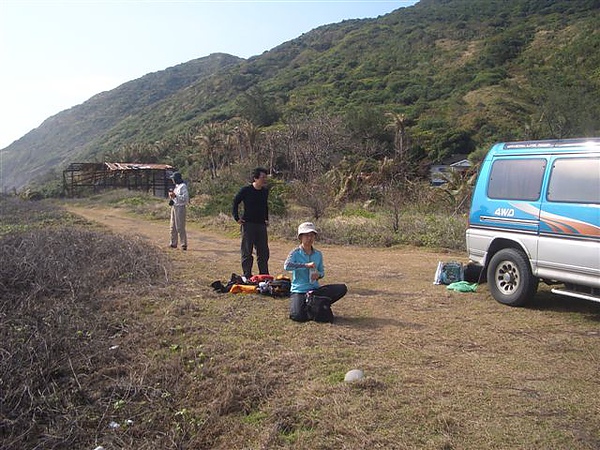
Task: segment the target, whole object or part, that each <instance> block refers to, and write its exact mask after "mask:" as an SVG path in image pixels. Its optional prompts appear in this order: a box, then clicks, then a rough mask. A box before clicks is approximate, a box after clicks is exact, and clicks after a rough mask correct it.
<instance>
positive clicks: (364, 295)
mask: <svg viewBox="0 0 600 450" xmlns="http://www.w3.org/2000/svg"><path fill="white" fill-rule="evenodd" d="M68 209H69V210H70V211H71V212H72V213H75V214H77V215H79V216H81V217H83V218H85V219H87V220H89V221H92V222H97V223H100V224H102V225H105V226H107V227H109V228H110V229H111V230H113V231H114V232H116V233H119V234H135V235H140V236H143V237H145V238H147V239H149V240H150V241H152V242H153V243H156V244H158V245H159V246H161V247H164V248H165V251H166V252H168V253H169V255H170V256H171V260H172V261H173V264H176V265H177V266H178V270H180V271H184V272H185V274H184V275H183V279H184V283H186V284H187V285H188V289H190V290H191V291H192V295H193V291H194V290H196V291H200V290H206V287H207V286H208V285H210V283H211V282H212V281H214V280H218V279H220V280H223V281H227V280H228V279H229V277H230V276H231V273H232V272H235V273H240V261H239V240H238V239H232V238H228V237H224V236H222V235H218V234H216V233H211V232H207V231H205V230H202V229H201V228H200V226H199V225H198V224H196V223H189V224H188V241H189V250H188V251H187V252H183V251H181V250H172V249H169V248H168V223H167V222H166V221H149V220H143V219H140V218H138V217H133V216H130V215H128V214H127V213H126V212H124V211H121V210H118V209H106V208H104V209H99V208H81V207H68ZM295 245H297V244H296V242H295V241H293V242H287V241H282V240H276V239H271V241H270V243H269V246H270V251H271V257H270V260H269V263H270V271H271V274H273V275H278V274H283V273H285V272H284V271H283V262H284V260H285V258H286V256H287V254H288V252H289V251H290V250H291V249H292V248H294V246H295ZM317 247H318V248H320V249H321V250H322V251H323V253H324V258H325V266H326V277H325V279H324V280H323V283H340V282H343V283H346V284H347V285H348V295H347V296H346V297H345V298H344V299H343V301H341V302H339V304H336V307H335V313H336V317H338V319H339V320H338V319H336V323H339V324H342V325H343V324H344V323H346V324H347V325H352V326H356V324H357V322H360V321H363V320H367V318H368V322H369V327H371V328H375V329H377V328H383V331H384V333H377V334H374V335H372V336H371V339H375V340H385V339H389V338H390V337H391V338H392V339H393V338H394V337H395V336H396V335H397V334H398V333H402V332H403V330H404V327H403V326H398V325H402V324H405V325H407V326H409V327H412V326H413V325H412V324H418V323H422V322H428V321H430V317H428V316H429V314H430V312H431V311H432V310H436V311H438V313H439V312H440V311H441V310H445V314H448V315H449V317H444V318H443V320H445V321H446V322H454V321H459V320H461V319H462V318H464V316H465V314H468V315H470V314H477V313H476V312H475V311H470V312H468V311H466V309H468V308H469V307H468V305H465V303H464V302H465V301H467V298H468V302H469V303H470V302H471V301H473V300H475V299H478V300H489V295H488V293H487V288H486V287H485V286H483V288H482V289H481V292H478V293H471V294H459V293H454V292H450V291H448V290H446V289H445V286H435V285H433V284H432V281H433V277H434V274H435V269H436V267H437V263H438V261H450V260H459V261H463V262H466V259H465V255H464V254H460V253H451V252H446V253H442V252H435V251H432V250H426V249H416V248H410V247H407V248H391V249H381V248H362V247H357V246H330V245H322V244H319V243H318V242H317ZM452 299H460V300H461V301H459V302H457V303H456V305H455V306H456V307H455V308H449V306H450V304H451V303H452V302H453V300H452ZM494 308H495V307H494ZM283 313H285V312H282V314H283Z"/></svg>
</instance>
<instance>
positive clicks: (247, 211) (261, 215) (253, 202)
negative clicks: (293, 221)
mask: <svg viewBox="0 0 600 450" xmlns="http://www.w3.org/2000/svg"><path fill="white" fill-rule="evenodd" d="M268 196H269V191H268V189H267V188H265V187H264V188H262V189H255V188H254V186H253V185H251V184H249V185H247V186H244V187H243V188H241V189H240V191H239V192H238V193H237V194H236V196H235V198H234V199H233V211H232V212H233V218H234V219H235V221H236V222H237V221H238V220H239V219H240V215H239V212H238V208H239V205H240V203H242V202H243V203H244V213H243V214H242V220H243V221H244V222H249V223H265V222H267V221H268V220H269V206H268V203H267V199H268Z"/></svg>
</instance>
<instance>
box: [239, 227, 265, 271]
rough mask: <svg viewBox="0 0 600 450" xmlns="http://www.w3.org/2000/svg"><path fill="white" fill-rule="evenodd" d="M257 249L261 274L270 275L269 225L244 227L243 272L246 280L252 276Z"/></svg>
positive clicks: (242, 247)
mask: <svg viewBox="0 0 600 450" xmlns="http://www.w3.org/2000/svg"><path fill="white" fill-rule="evenodd" d="M255 248H256V263H257V264H258V273H259V274H268V273H269V240H268V238H267V225H265V224H264V223H249V222H246V223H244V224H243V225H242V246H241V253H242V272H243V274H244V276H245V277H246V278H250V277H251V276H252V265H253V264H254V257H253V256H252V251H253V249H255Z"/></svg>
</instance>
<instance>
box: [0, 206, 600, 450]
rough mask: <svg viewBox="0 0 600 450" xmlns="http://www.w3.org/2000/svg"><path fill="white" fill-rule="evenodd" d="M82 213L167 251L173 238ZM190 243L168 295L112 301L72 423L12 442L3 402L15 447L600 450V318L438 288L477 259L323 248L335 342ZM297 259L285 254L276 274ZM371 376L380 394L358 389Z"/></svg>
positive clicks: (204, 238) (216, 238) (95, 329)
mask: <svg viewBox="0 0 600 450" xmlns="http://www.w3.org/2000/svg"><path fill="white" fill-rule="evenodd" d="M73 211H75V212H77V213H78V214H81V215H82V216H83V217H86V218H87V219H88V220H91V221H96V222H99V223H102V224H104V225H106V226H110V227H111V228H112V229H113V230H114V231H116V232H117V233H118V234H121V233H122V234H125V235H130V234H131V233H133V232H135V233H136V234H141V235H143V236H144V237H145V238H146V239H148V240H149V241H150V242H154V243H156V244H159V245H161V246H163V247H166V245H165V244H166V243H167V240H166V239H167V234H168V230H167V228H168V224H167V223H166V222H156V221H154V222H145V221H143V220H140V219H139V218H137V219H136V218H132V217H129V216H127V215H126V214H124V213H123V212H120V211H115V210H105V209H89V208H88V209H84V208H77V209H75V208H73ZM189 234H190V250H188V252H185V253H184V252H181V251H170V252H168V255H169V261H170V262H169V265H168V267H167V272H168V276H169V280H170V283H169V285H168V286H166V287H163V286H161V285H160V284H158V285H156V286H153V287H151V288H150V289H148V288H147V287H146V288H138V287H135V286H140V285H138V284H135V285H133V284H132V285H129V288H127V285H125V286H122V285H121V286H120V287H116V286H115V287H113V288H110V289H108V290H105V291H103V292H102V294H101V298H102V301H99V302H98V303H97V308H96V309H95V310H91V311H90V312H89V315H90V316H89V317H88V318H87V319H89V320H88V327H89V329H90V330H91V331H92V333H91V336H89V337H86V339H85V342H86V344H85V345H82V346H81V348H79V349H78V352H77V354H80V356H81V358H79V359H73V358H71V361H72V367H71V365H70V364H68V365H66V366H64V367H63V369H64V370H63V373H62V377H63V378H61V379H62V380H63V383H62V384H60V385H58V386H57V388H56V389H55V392H56V393H57V394H58V393H60V394H61V395H62V396H64V397H65V398H68V399H70V404H69V405H62V406H63V407H64V408H63V410H62V411H64V414H63V415H62V416H61V420H60V421H57V422H56V423H52V422H51V421H49V422H44V423H36V422H35V420H36V419H37V416H35V417H31V420H32V422H31V423H32V424H33V423H35V425H36V428H35V431H36V432H35V433H30V434H29V435H28V436H29V438H27V439H25V438H23V440H22V442H20V443H19V445H17V444H15V443H14V441H12V443H11V441H9V440H8V438H7V434H6V433H7V432H9V430H10V427H9V426H8V425H7V424H6V422H5V421H6V417H7V412H8V411H7V410H6V407H5V405H6V403H5V402H4V401H3V403H2V409H1V412H2V416H1V420H2V424H3V425H2V428H0V438H2V439H3V440H2V441H0V442H2V443H3V445H1V447H2V448H7V449H8V448H94V446H95V445H102V446H104V447H105V448H106V449H112V448H127V449H129V448H136V449H146V448H152V449H155V448H165V449H166V448H172V449H202V448H206V449H209V448H211V449H278V448H290V449H292V448H293V449H362V448H385V449H415V448H418V449H432V450H442V449H444V450H449V449H506V448H514V449H539V448H553V449H597V448H600V435H599V432H598V430H600V406H599V405H600V389H598V386H599V381H598V373H600V370H599V369H600V345H599V344H600V330H599V321H600V305H596V304H590V303H586V302H582V301H573V300H565V299H562V298H556V297H553V296H552V295H551V294H549V293H548V292H547V291H546V292H542V293H541V294H540V295H538V297H537V298H536V301H535V302H534V304H533V305H532V306H531V307H528V308H509V307H506V306H503V305H500V304H498V303H496V302H494V301H493V300H492V299H491V298H490V296H489V294H488V292H487V288H486V286H485V285H482V286H480V288H479V289H478V292H477V293H474V294H460V293H454V292H450V291H447V290H446V289H445V288H444V287H443V286H434V285H432V279H433V275H434V272H435V267H436V264H437V261H439V260H444V261H448V260H452V259H458V260H463V261H464V255H463V254H461V253H447V252H444V253H440V252H435V251H428V250H421V249H414V248H409V247H397V248H389V249H367V248H360V247H357V246H345V247H344V246H328V245H320V247H321V249H322V250H323V251H324V254H325V259H326V261H325V262H326V266H327V277H326V278H325V280H326V281H327V282H342V281H343V282H346V283H347V284H348V286H349V293H348V295H347V296H346V297H345V298H344V299H342V300H341V301H340V302H339V304H336V305H335V306H334V312H335V314H336V322H335V323H334V324H333V325H328V324H316V323H306V324H298V323H295V322H292V321H290V320H288V319H287V311H288V309H287V300H284V299H273V298H269V297H264V296H257V295H241V294H240V295H233V294H217V293H213V292H212V291H211V289H210V288H209V287H208V285H209V284H210V282H212V281H214V280H216V279H228V278H229V275H230V274H231V272H237V271H239V261H238V258H239V253H238V248H239V241H238V240H237V239H231V238H227V237H224V236H222V235H217V234H211V233H208V232H205V231H202V230H201V229H200V227H199V226H196V225H195V224H193V225H192V226H191V227H190V230H189ZM293 245H294V243H293V242H292V241H278V240H272V242H271V253H272V256H271V272H272V273H275V274H276V273H281V266H282V264H283V260H284V259H285V256H286V255H287V252H288V251H289V250H290V249H291V248H292V246H293ZM165 251H166V250H165ZM144 285H145V284H144V283H142V284H141V286H144ZM5 313H6V312H5ZM3 322H4V317H3ZM92 344H94V345H96V344H98V345H99V347H98V348H96V349H95V350H93V351H91V352H90V351H89V350H88V346H91V345H92ZM115 346H118V347H116V348H114V347H115ZM110 348H114V349H113V350H110ZM12 351H14V350H11V349H10V348H7V347H6V345H5V344H4V343H3V344H2V355H6V354H7V352H9V353H10V352H12ZM64 359H65V358H64V357H63V360H64ZM1 361H2V364H3V365H4V364H5V361H6V359H5V357H4V356H3V359H2V360H1ZM354 368H360V369H362V370H364V372H365V378H364V379H363V380H361V381H359V382H355V383H345V382H344V381H343V378H344V374H345V373H346V372H347V371H348V370H350V369H354ZM2 373H3V375H2V381H1V382H2V383H6V373H5V372H2ZM17 379H18V380H19V382H20V386H21V392H28V391H27V390H26V388H27V386H29V385H30V382H29V381H28V379H27V378H24V377H20V376H19V375H17ZM15 389H16V388H15ZM28 389H29V388H28ZM4 392H5V391H4V384H3V394H2V396H3V398H4V396H5V394H4ZM68 393H71V394H72V395H70V396H69V395H67V394H68ZM27 395H32V396H34V397H35V395H36V393H35V392H32V391H31V389H29V393H28V394H27ZM77 399H79V400H77ZM67 406H68V407H67ZM38 411H39V412H40V413H42V412H43V413H44V414H45V416H48V417H51V416H52V414H50V413H52V411H53V410H50V408H49V407H48V405H44V404H40V405H39V409H38ZM128 420H130V421H131V422H127V421H128ZM111 422H115V423H118V424H119V425H120V426H119V428H116V429H112V428H110V426H109V424H110V423H111Z"/></svg>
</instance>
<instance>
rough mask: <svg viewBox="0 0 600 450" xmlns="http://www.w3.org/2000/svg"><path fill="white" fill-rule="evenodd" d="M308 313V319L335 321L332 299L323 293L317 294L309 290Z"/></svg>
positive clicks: (307, 296) (307, 299)
mask: <svg viewBox="0 0 600 450" xmlns="http://www.w3.org/2000/svg"><path fill="white" fill-rule="evenodd" d="M306 315H307V316H308V320H314V321H315V322H329V323H333V311H331V299H330V298H329V297H325V296H323V295H315V294H313V292H312V291H310V292H307V293H306Z"/></svg>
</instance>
